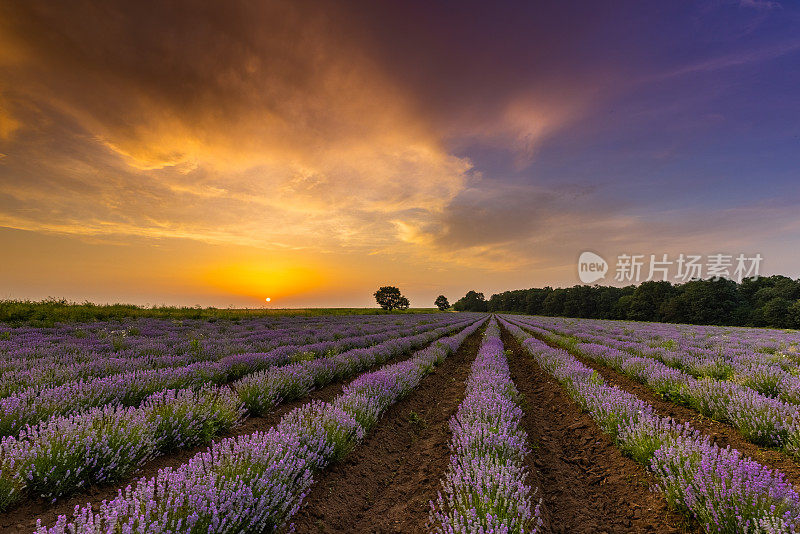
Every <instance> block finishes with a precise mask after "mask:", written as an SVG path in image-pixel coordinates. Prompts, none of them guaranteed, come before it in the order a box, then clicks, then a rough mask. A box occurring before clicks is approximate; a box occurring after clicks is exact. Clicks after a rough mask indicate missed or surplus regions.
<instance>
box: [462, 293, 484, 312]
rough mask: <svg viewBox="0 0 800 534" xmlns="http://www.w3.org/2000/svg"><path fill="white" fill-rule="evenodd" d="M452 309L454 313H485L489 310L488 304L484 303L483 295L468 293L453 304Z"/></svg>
mask: <svg viewBox="0 0 800 534" xmlns="http://www.w3.org/2000/svg"><path fill="white" fill-rule="evenodd" d="M453 308H454V309H455V310H456V311H476V312H485V311H488V310H489V303H488V302H486V297H484V296H483V293H478V292H477V291H469V292H468V293H467V294H466V295H464V296H463V297H461V298H460V299H458V300H457V301H456V303H455V304H453Z"/></svg>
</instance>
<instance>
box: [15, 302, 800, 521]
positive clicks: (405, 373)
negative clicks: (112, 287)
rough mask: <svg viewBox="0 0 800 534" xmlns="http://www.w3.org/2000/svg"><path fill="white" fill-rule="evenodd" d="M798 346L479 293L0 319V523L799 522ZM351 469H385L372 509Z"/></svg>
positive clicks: (798, 339) (787, 337)
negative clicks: (68, 319) (106, 317)
mask: <svg viewBox="0 0 800 534" xmlns="http://www.w3.org/2000/svg"><path fill="white" fill-rule="evenodd" d="M798 347H800V334H799V333H798V332H796V331H781V330H765V329H744V328H733V327H712V326H690V325H674V324H669V325H668V324H659V323H636V322H619V321H602V320H580V319H564V318H550V317H535V316H523V315H503V314H500V315H491V316H490V315H489V314H481V313H438V314H403V315H373V316H371V315H358V316H355V315H353V316H318V317H269V318H254V319H244V320H236V321H232V320H215V321H207V320H202V321H201V320H188V319H187V320H158V319H141V318H140V319H130V320H124V321H115V322H93V323H58V324H56V325H55V326H53V327H49V328H36V327H30V326H15V327H10V326H2V327H0V365H1V366H2V374H1V375H0V384H1V386H0V395H1V397H0V432H1V433H2V441H0V462H1V463H0V506H2V511H0V528H2V530H3V531H8V532H36V533H39V534H45V533H116V532H186V533H196V532H215V533H223V532H224V533H233V532H270V531H285V530H292V529H294V530H295V531H301V532H302V531H314V530H321V531H341V530H344V528H343V526H342V525H343V524H347V523H342V522H341V521H348V522H352V523H353V525H354V527H353V530H354V531H367V530H370V529H376V525H378V526H379V528H377V530H380V531H397V532H404V531H428V532H440V533H451V532H465V533H466V532H518V533H523V532H559V531H562V530H561V529H562V527H563V526H564V525H567V524H569V521H568V520H567V519H565V514H571V515H572V517H574V520H573V524H574V525H577V526H578V527H579V529H580V528H583V527H580V525H584V526H587V525H597V524H601V523H602V524H605V525H608V528H609V531H630V532H633V531H639V529H643V530H642V531H652V532H662V531H663V532H720V533H729V532H730V533H734V532H764V533H772V532H798V531H800V493H798V487H797V483H798V482H799V481H800V465H798V461H799V460H800V352H798ZM533 376H538V379H536V380H534V379H533V378H532V377H533ZM443 402H446V403H447V404H446V405H445V404H443ZM398 429H405V430H404V432H407V433H408V434H409V436H410V437H400V436H399V435H397V434H396V432H397V431H398ZM392 432H395V434H393V435H394V436H395V438H394V439H396V440H397V441H398V442H404V440H407V443H406V445H405V449H402V450H394V449H391V445H390V444H388V443H387V441H386V439H385V438H384V435H385V434H387V433H390V434H391V433H392ZM553 436H558V439H557V441H558V442H559V443H554V441H553V440H551V438H552V437H553ZM565 444H572V445H570V449H569V450H568V451H566V450H564V449H563V448H558V449H557V448H556V447H564V446H565ZM386 447H390V448H389V449H387V448H386ZM603 447H605V448H606V449H605V450H601V449H603ZM426 451H427V452H426ZM395 457H397V458H398V459H399V458H401V457H402V458H403V459H404V460H403V462H402V463H401V464H399V465H401V466H402V465H403V464H404V463H406V462H410V463H411V464H413V465H415V466H416V467H413V469H412V467H409V468H408V469H407V470H406V471H404V469H405V468H403V467H401V468H400V474H398V467H397V465H398V464H397V463H395V462H394V461H393V460H392V459H393V458H395ZM571 458H574V459H575V461H577V460H578V459H579V460H580V461H579V463H578V464H575V465H574V466H573V465H572V462H573V460H571ZM398 461H399V460H398ZM561 464H563V465H561ZM576 466H577V467H576ZM412 471H414V472H417V473H419V474H412ZM616 471H619V472H624V473H627V474H626V476H625V477H624V478H623V477H620V476H617V477H616V478H614V477H613V475H612V474H613V473H614V472H616ZM351 473H355V474H354V475H352V476H350V475H349V474H351ZM598 473H606V474H605V475H598ZM359 476H368V477H375V478H376V479H377V480H379V481H380V480H381V477H390V480H392V481H393V483H392V484H389V485H387V486H386V487H384V488H383V489H382V490H381V492H379V495H378V496H375V497H371V498H370V500H368V501H366V504H365V505H364V506H363V507H362V506H361V504H360V501H359V499H360V494H363V493H365V492H366V493H369V494H371V492H372V489H370V488H371V487H372V486H371V485H370V483H369V482H367V481H366V480H364V479H363V478H358V477H359ZM598 476H600V477H601V478H600V479H599V480H601V481H602V483H601V486H600V490H598V489H592V486H594V485H595V484H596V481H595V477H598ZM325 487H327V491H325V492H323V491H321V489H320V488H325ZM389 488H390V489H389ZM566 488H569V489H568V490H567V489H566ZM334 490H336V491H334ZM592 491H601V492H602V495H603V496H602V497H592V495H591V492H592ZM565 492H566V493H565ZM353 495H355V496H353ZM398 495H404V496H405V500H401V501H398V499H397V496H398ZM590 498H592V499H593V500H591V501H590V500H589V499H590ZM581 499H585V502H581ZM615 500H617V501H619V502H616V503H615V502H614V501H615ZM398 502H399V504H398ZM392 503H393V504H392ZM624 503H627V504H624ZM611 505H613V506H611ZM351 506H356V507H361V508H363V509H361V510H360V511H359V512H358V513H356V514H355V515H352V513H351V514H349V515H348V516H347V518H346V519H345V518H343V517H340V515H341V514H346V513H347V512H346V511H347V509H348V508H349V507H351ZM581 506H582V508H580V507H581ZM382 507H387V508H386V509H382ZM637 507H638V508H637ZM656 517H658V519H655V518H656ZM583 531H586V532H589V531H591V529H587V530H583Z"/></svg>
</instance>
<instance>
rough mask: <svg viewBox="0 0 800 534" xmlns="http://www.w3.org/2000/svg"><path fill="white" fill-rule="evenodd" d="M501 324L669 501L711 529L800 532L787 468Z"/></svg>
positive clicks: (799, 511)
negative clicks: (715, 440)
mask: <svg viewBox="0 0 800 534" xmlns="http://www.w3.org/2000/svg"><path fill="white" fill-rule="evenodd" d="M503 324H504V326H505V327H506V328H508V329H509V330H510V331H511V333H512V334H513V335H514V336H515V337H517V339H519V340H520V341H521V342H522V344H523V346H524V347H525V348H526V349H527V351H528V352H529V353H530V355H531V356H532V357H533V358H534V359H535V360H536V362H537V363H538V364H539V365H540V366H541V367H542V368H543V369H545V370H546V371H547V372H549V373H550V374H552V375H553V376H554V377H555V378H556V379H557V380H558V381H559V382H561V383H562V384H563V385H564V386H565V388H566V390H567V392H568V393H569V395H570V396H571V397H572V398H573V399H574V400H575V401H576V402H577V403H579V404H580V405H581V406H582V408H583V409H584V410H585V411H587V412H588V413H589V414H590V415H591V416H592V418H593V419H594V420H595V421H596V422H597V424H598V426H599V427H600V428H601V429H602V430H603V431H604V432H607V433H608V434H610V435H611V436H612V437H613V438H614V439H615V441H616V442H617V444H618V445H619V447H620V448H621V449H622V450H623V451H624V452H625V453H626V454H628V455H630V456H631V457H632V458H634V459H635V460H637V461H638V462H640V463H642V464H644V465H646V466H647V467H648V468H649V469H650V470H651V472H652V473H653V474H654V475H655V477H656V479H657V481H658V482H657V488H658V489H659V490H660V491H661V492H662V493H663V494H664V496H665V497H666V498H667V500H668V501H669V502H670V503H671V504H672V505H673V506H675V507H676V508H677V509H679V510H681V511H683V512H685V513H687V514H689V515H691V516H693V517H694V518H695V519H697V520H698V521H699V522H700V524H701V525H702V527H703V528H704V530H705V531H706V532H715V533H717V532H718V533H739V532H751V533H777V532H798V531H800V495H798V493H797V492H796V490H795V489H794V488H793V487H792V485H791V484H790V483H788V482H787V481H786V479H785V476H784V475H783V474H781V473H778V472H775V471H772V470H770V469H768V468H767V467H765V466H763V465H761V464H760V463H758V462H756V461H754V460H752V459H750V458H745V457H743V456H742V454H741V453H740V452H738V451H736V450H734V449H730V448H725V449H722V448H719V447H718V446H716V445H715V444H712V443H711V441H710V440H709V438H708V437H707V436H703V435H702V434H700V433H699V432H697V431H696V430H694V429H693V428H692V427H691V426H689V425H688V424H685V425H681V424H679V423H677V422H675V421H674V420H672V419H671V418H669V417H661V416H659V415H657V414H656V413H655V412H654V410H653V408H652V406H650V405H649V404H647V403H645V402H643V401H642V400H640V399H639V398H638V397H636V396H635V395H632V394H630V393H627V392H625V391H623V390H621V389H619V388H616V387H611V386H608V385H607V384H605V383H604V381H603V380H602V379H601V378H600V377H599V376H598V374H597V373H596V372H595V371H594V370H592V369H591V368H589V367H587V366H585V365H583V364H581V363H580V362H579V361H578V360H577V359H575V357H573V356H572V355H570V354H569V352H567V351H565V350H562V349H553V348H551V347H549V346H548V345H546V344H545V343H543V342H541V341H539V340H537V339H535V338H533V337H532V336H530V335H529V334H526V333H525V332H524V331H523V330H522V329H520V328H519V327H518V326H515V325H513V324H510V323H508V322H505V321H503Z"/></svg>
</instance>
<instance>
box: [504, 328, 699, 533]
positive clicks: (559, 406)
mask: <svg viewBox="0 0 800 534" xmlns="http://www.w3.org/2000/svg"><path fill="white" fill-rule="evenodd" d="M502 339H503V343H504V344H505V346H506V349H510V350H511V351H512V354H511V356H509V365H510V367H511V377H512V378H513V380H514V383H515V384H516V386H517V389H518V390H519V391H520V393H522V394H523V395H524V401H523V404H522V406H523V409H524V411H525V419H524V425H525V430H526V432H527V433H528V438H529V440H530V441H531V445H532V449H533V450H532V453H531V454H530V455H529V457H528V469H529V470H530V471H531V474H530V478H531V480H530V482H531V484H532V485H535V486H536V487H538V488H539V494H538V495H539V496H540V497H541V498H542V500H543V506H542V508H543V514H542V515H543V518H544V521H545V532H552V533H558V534H561V533H564V534H567V533H569V534H581V533H586V534H589V533H592V534H597V533H608V534H611V533H630V532H640V533H656V532H657V533H677V532H695V531H698V529H697V527H696V526H695V525H692V524H690V523H689V522H688V521H687V520H686V519H685V518H684V517H683V516H681V515H680V514H678V513H676V512H674V511H672V510H670V508H669V506H668V505H667V503H666V501H665V500H664V499H663V498H662V497H660V496H659V495H658V494H655V493H653V492H652V491H651V490H650V488H651V487H652V485H653V484H654V480H653V478H652V477H651V476H650V474H649V473H648V472H647V470H646V469H645V468H644V467H643V466H641V465H639V464H637V463H636V462H634V461H633V460H631V459H630V458H627V457H625V456H623V454H622V452H621V451H620V450H619V449H618V448H617V447H616V445H614V443H613V442H612V441H611V439H610V438H609V437H608V436H607V435H605V434H603V432H602V431H601V430H600V429H599V428H598V427H597V425H595V423H594V421H593V420H592V418H591V417H589V415H588V414H586V413H584V412H583V411H582V410H581V409H580V407H579V406H578V405H577V404H575V403H574V402H573V401H572V399H570V398H569V396H568V395H567V394H566V392H565V391H564V390H563V389H562V387H561V385H560V384H559V383H558V382H557V381H556V380H555V379H554V378H553V377H552V376H550V375H549V374H547V373H546V372H545V371H543V370H542V369H541V368H540V367H539V366H538V365H537V364H536V362H535V361H534V360H533V359H532V358H531V357H530V356H529V355H528V354H527V352H526V351H525V350H524V349H523V348H522V347H521V345H520V344H519V343H518V342H517V341H516V339H514V338H513V337H512V336H511V335H510V334H509V333H508V331H507V330H506V329H503V335H502Z"/></svg>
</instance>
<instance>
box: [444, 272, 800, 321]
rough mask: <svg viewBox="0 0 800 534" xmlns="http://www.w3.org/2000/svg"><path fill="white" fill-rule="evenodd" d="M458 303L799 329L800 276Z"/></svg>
mask: <svg viewBox="0 0 800 534" xmlns="http://www.w3.org/2000/svg"><path fill="white" fill-rule="evenodd" d="M454 307H455V308H456V309H457V310H458V309H461V310H464V311H492V312H515V313H527V314H531V315H548V316H553V317H580V318H591V319H625V320H633V321H658V322H666V323H690V324H715V325H729V326H764V327H773V328H800V279H799V280H792V279H791V278H788V277H786V276H780V275H775V276H767V277H759V278H748V279H745V280H743V281H742V282H741V283H736V282H734V281H732V280H727V279H717V280H692V281H690V282H686V283H684V284H672V283H670V282H666V281H660V282H654V281H650V282H643V283H641V284H639V285H638V286H634V285H631V286H626V287H611V286H587V285H576V286H573V287H566V288H552V287H544V288H532V289H517V290H514V291H505V292H503V293H497V294H494V295H492V296H491V297H490V298H489V300H488V301H487V300H486V299H485V298H484V296H483V294H482V293H477V292H475V291H470V292H469V293H467V295H465V296H464V297H463V298H462V299H460V300H459V301H457V302H456V303H455V305H454Z"/></svg>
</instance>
